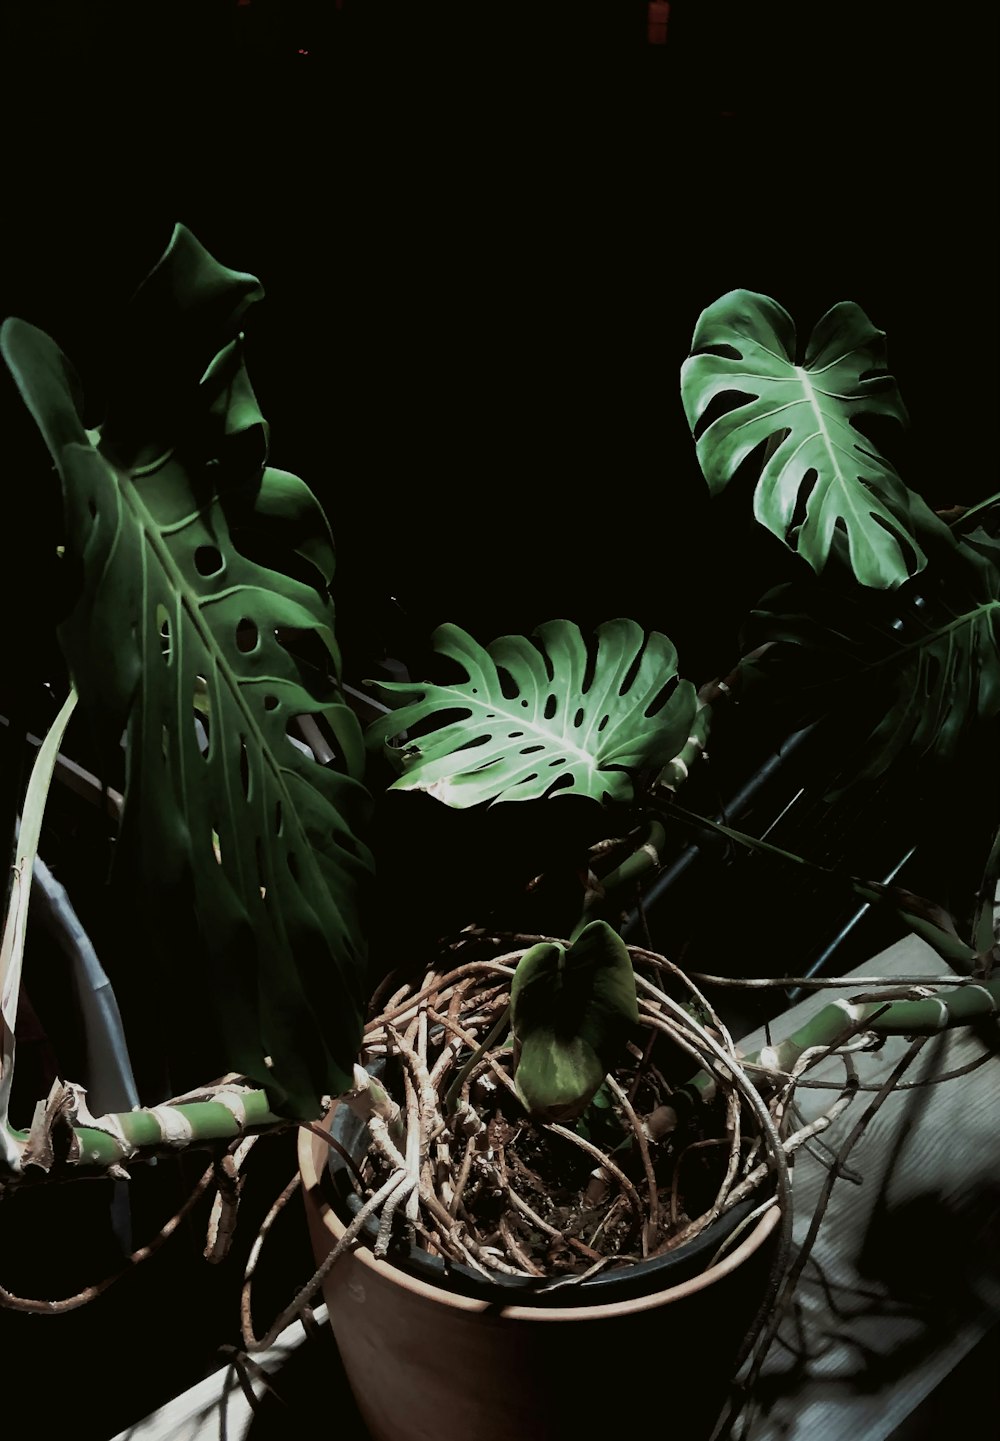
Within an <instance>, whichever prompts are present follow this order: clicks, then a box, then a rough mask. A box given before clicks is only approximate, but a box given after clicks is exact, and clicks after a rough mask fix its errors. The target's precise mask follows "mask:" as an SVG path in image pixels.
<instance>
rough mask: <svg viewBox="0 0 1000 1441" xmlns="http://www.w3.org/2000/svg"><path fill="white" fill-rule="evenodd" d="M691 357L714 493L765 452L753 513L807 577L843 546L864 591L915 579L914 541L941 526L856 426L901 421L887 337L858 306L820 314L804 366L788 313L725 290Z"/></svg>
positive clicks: (701, 455)
mask: <svg viewBox="0 0 1000 1441" xmlns="http://www.w3.org/2000/svg"><path fill="white" fill-rule="evenodd" d="M691 350H692V354H691V356H690V357H689V359H688V360H686V361H685V363H684V365H683V367H682V369H681V393H682V396H683V400H684V410H685V414H686V415H687V419H688V423H689V425H690V426H691V430H692V433H693V434H695V435H696V436H697V452H698V460H699V462H700V464H701V468H702V471H703V472H704V475H705V478H706V480H707V481H708V484H709V487H710V488H711V490H712V492H713V494H714V493H717V492H719V491H721V490H723V489H724V488H725V487H726V486H727V485H728V484H729V483H730V482H731V481H732V479H733V477H734V475H735V474H736V472H737V470H738V469H739V467H740V465H741V463H742V462H743V461H744V460H745V459H746V458H747V456H749V455H750V453H751V452H752V451H754V450H756V449H757V447H758V446H763V447H765V451H764V453H765V459H764V462H763V466H762V469H761V471H760V475H759V478H758V479H757V482H756V488H755V491H754V514H755V516H756V518H757V520H758V521H760V522H761V523H762V524H763V525H765V526H766V527H767V528H768V530H770V531H772V532H773V533H774V534H775V535H776V536H777V537H778V538H779V540H781V541H783V542H784V543H785V544H786V545H788V546H789V547H790V548H791V549H793V550H795V551H797V552H798V554H799V555H801V556H802V557H803V559H804V560H806V561H808V562H809V564H810V565H811V566H812V568H813V570H815V571H817V572H819V571H821V570H822V569H823V567H824V566H825V565H826V563H827V560H828V559H829V557H830V554H831V551H833V550H834V549H835V547H836V546H837V542H838V537H841V536H842V537H843V538H844V539H845V540H846V546H847V551H848V558H849V563H850V567H851V569H852V571H853V573H854V576H855V578H856V579H857V580H858V581H860V583H861V584H862V585H866V586H872V587H876V588H878V589H891V588H892V587H894V586H898V585H901V584H902V583H903V582H904V581H906V580H907V579H908V577H909V576H910V575H912V574H915V573H917V572H918V571H920V570H921V569H922V568H923V566H924V565H925V563H926V556H925V554H924V552H923V550H922V548H921V545H920V541H919V534H920V532H921V531H922V530H923V529H926V528H928V527H931V528H933V529H935V530H936V531H938V530H940V529H941V527H940V526H937V525H936V522H935V520H934V517H933V515H932V514H931V512H930V511H929V510H928V509H927V507H926V506H924V505H923V503H922V502H921V501H920V500H919V499H918V498H917V497H915V496H913V495H912V494H911V493H910V492H909V491H908V490H907V489H906V487H905V486H904V485H903V482H902V481H901V480H900V478H899V476H898V474H897V473H896V471H895V470H894V469H893V467H892V465H891V464H890V463H889V462H888V461H887V460H886V459H885V458H884V457H883V456H881V455H879V454H877V452H876V451H875V449H874V448H873V446H872V444H871V442H870V441H868V440H867V439H866V438H865V436H864V435H863V434H862V433H861V431H860V430H858V429H857V428H856V425H855V422H856V421H857V420H858V418H859V417H861V416H864V415H877V416H883V417H885V416H888V417H891V418H893V419H895V420H897V421H900V422H903V421H905V418H906V412H905V410H904V408H903V404H902V401H901V400H900V398H899V394H898V391H897V388H896V382H895V380H894V379H893V378H892V376H891V375H889V374H888V373H887V372H886V368H885V367H886V352H885V335H884V333H883V332H882V331H880V330H876V329H875V327H874V326H873V325H872V323H871V321H870V320H869V319H868V317H867V316H866V315H865V313H864V311H863V310H861V309H860V307H859V306H857V305H854V304H852V303H848V302H843V303H841V304H839V305H835V306H834V307H833V308H832V309H831V310H829V311H827V313H826V314H825V315H824V316H823V318H822V319H821V320H820V321H819V323H818V324H817V326H816V328H815V330H814V331H813V333H812V335H811V337H810V339H809V343H808V345H807V346H806V351H805V357H804V359H803V360H802V361H801V363H800V362H799V361H798V359H797V356H796V336H795V327H794V325H793V323H792V319H791V317H790V316H789V314H788V312H787V311H786V310H784V309H783V308H782V307H781V306H780V305H778V304H776V302H775V301H773V300H771V299H769V298H768V297H767V296H766V295H757V294H754V293H753V292H752V291H747V290H733V291H730V292H729V294H727V295H724V296H722V298H721V299H720V300H717V301H716V302H715V304H714V305H710V306H709V307H708V309H707V310H705V311H704V312H703V313H702V315H701V317H700V319H699V320H698V324H697V326H696V328H695V332H694V338H693V340H692V344H691Z"/></svg>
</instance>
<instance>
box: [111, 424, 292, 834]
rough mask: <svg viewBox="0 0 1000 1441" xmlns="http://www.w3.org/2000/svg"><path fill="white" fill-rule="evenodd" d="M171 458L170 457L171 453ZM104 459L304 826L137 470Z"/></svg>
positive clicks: (289, 808) (289, 803) (284, 794)
mask: <svg viewBox="0 0 1000 1441" xmlns="http://www.w3.org/2000/svg"><path fill="white" fill-rule="evenodd" d="M98 454H100V452H98ZM167 458H169V455H168V457H167ZM101 460H102V461H103V462H104V464H105V465H107V466H108V467H109V469H110V470H111V473H112V475H113V477H114V480H115V484H116V486H117V488H118V493H119V495H120V496H121V497H122V499H123V501H124V503H125V504H126V505H127V506H128V507H129V508H130V510H131V511H132V513H133V516H134V518H135V520H136V523H137V524H138V525H139V527H140V529H141V532H142V534H143V536H144V537H145V538H146V541H147V543H148V545H149V548H150V550H151V551H152V552H153V554H154V555H155V556H156V559H157V561H158V562H159V564H160V566H161V568H162V569H163V571H164V572H165V573H166V575H167V577H168V579H169V580H170V581H171V582H172V583H173V590H174V594H175V595H177V596H178V597H179V599H180V602H181V605H182V607H183V608H184V611H185V614H186V616H187V618H188V620H189V621H190V623H191V625H192V626H193V627H194V629H195V630H196V631H197V633H198V635H199V637H200V639H201V641H202V644H203V645H204V646H205V647H206V649H207V650H208V651H209V652H210V653H211V654H212V656H213V658H214V660H215V664H216V666H217V668H218V670H219V671H221V674H222V677H223V679H224V680H225V682H226V684H227V686H228V689H229V691H230V694H231V697H232V699H234V700H235V702H236V705H237V708H238V709H239V711H240V713H241V715H242V717H243V720H244V722H245V724H246V725H247V727H248V732H252V734H253V737H254V740H255V742H256V746H257V750H258V751H259V753H260V754H261V755H262V756H263V758H264V762H265V765H266V766H267V767H268V769H269V771H270V772H271V775H272V779H273V780H274V782H275V783H276V784H277V785H278V786H279V788H280V791H281V798H282V801H283V802H284V803H286V805H287V813H288V814H289V815H292V816H294V818H295V824H296V825H299V826H300V827H301V823H300V821H299V818H298V811H297V809H296V807H295V806H294V804H293V803H292V797H291V793H290V791H289V790H288V787H287V785H286V784H285V780H284V771H283V768H282V767H281V766H280V765H279V764H278V761H277V758H276V757H275V755H274V753H273V750H272V748H271V746H270V744H269V743H268V742H267V741H266V739H265V737H264V733H263V731H262V730H261V729H260V726H259V724H258V722H257V717H256V716H255V715H254V713H253V711H252V710H250V708H249V707H248V705H247V703H246V701H245V700H244V697H243V694H242V689H241V686H240V684H239V680H238V678H237V677H236V675H235V673H234V672H233V669H232V667H231V666H230V664H229V661H228V660H227V659H226V656H225V654H224V653H223V651H222V648H221V646H220V645H219V643H218V641H217V640H216V638H215V635H214V633H213V631H212V630H211V628H210V627H208V626H207V625H206V624H205V622H204V621H203V619H202V615H201V608H200V606H199V604H198V597H197V596H196V595H195V594H194V592H193V591H192V589H191V586H190V584H189V582H188V580H187V578H186V576H185V575H184V574H183V573H182V571H181V570H180V567H179V566H178V565H177V563H176V561H175V560H174V558H173V556H172V555H171V553H170V550H169V548H168V547H167V545H166V543H165V542H164V540H163V538H162V535H161V530H160V526H159V525H158V523H157V521H156V519H155V517H154V516H153V514H152V512H151V511H150V509H149V507H148V506H147V505H146V504H145V502H144V501H143V499H142V497H141V495H140V493H139V489H138V487H137V486H136V485H135V484H134V476H133V472H131V471H126V470H121V469H119V467H118V466H116V465H114V464H113V462H111V461H110V460H109V459H108V458H107V456H104V455H102V456H101ZM202 513H203V512H202V511H201V510H199V511H198V512H197V514H198V515H200V514H202ZM145 564H146V563H145V560H144V561H143V570H144V571H145ZM223 769H224V771H225V770H226V768H225V767H224V768H223ZM226 788H227V794H228V792H229V785H228V778H227V780H226ZM231 800H232V797H231V796H230V801H231ZM231 809H232V807H231ZM307 849H308V848H307ZM237 855H238V851H237ZM310 858H311V853H310Z"/></svg>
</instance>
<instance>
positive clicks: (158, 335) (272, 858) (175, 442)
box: [2, 226, 371, 1117]
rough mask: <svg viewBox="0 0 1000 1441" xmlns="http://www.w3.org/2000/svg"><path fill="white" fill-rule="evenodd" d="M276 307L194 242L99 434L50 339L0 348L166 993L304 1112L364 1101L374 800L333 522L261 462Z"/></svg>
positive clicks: (156, 281) (140, 310)
mask: <svg viewBox="0 0 1000 1441" xmlns="http://www.w3.org/2000/svg"><path fill="white" fill-rule="evenodd" d="M261 293H262V292H261V289H260V286H259V284H258V283H257V281H256V280H254V279H253V277H252V276H247V275H240V274H237V273H235V272H233V271H229V270H226V269H224V268H223V267H221V266H220V265H218V264H217V263H216V262H215V261H214V260H213V259H212V258H211V257H210V256H209V255H208V254H207V252H206V251H204V250H203V249H202V247H201V246H200V245H199V244H198V242H197V241H196V240H194V238H193V237H192V236H191V235H190V234H189V233H188V232H187V231H186V230H185V229H184V228H183V227H182V226H178V227H177V228H176V230H175V231H174V235H173V238H172V240H171V243H170V246H169V248H168V249H167V251H166V253H165V255H164V256H163V258H162V259H161V261H160V262H159V264H158V265H157V267H156V269H155V270H154V271H153V272H152V274H151V275H150V276H149V278H148V279H147V281H146V282H145V283H144V285H143V286H142V287H141V288H140V290H139V292H138V293H137V295H136V297H135V300H134V302H133V307H132V318H131V328H130V331H129V334H128V336H127V342H126V354H125V363H124V364H123V366H122V373H121V376H120V377H119V381H120V384H119V387H118V390H117V392H116V393H113V394H112V398H111V402H110V406H109V410H108V415H107V419H106V422H105V424H104V426H103V427H102V428H101V429H100V430H99V431H94V432H87V431H85V430H84V427H83V423H82V420H81V406H80V401H79V386H78V384H77V382H76V379H75V376H74V374H73V371H72V368H71V366H70V365H69V362H68V361H67V360H66V359H65V357H64V356H63V355H62V354H61V353H60V352H59V350H58V348H57V347H56V345H55V344H54V342H53V341H52V340H50V339H49V337H48V336H46V335H44V334H43V333H42V332H40V331H38V330H36V329H35V328H34V327H33V326H31V325H27V324H25V323H24V322H22V321H19V320H11V321H8V322H7V323H6V325H5V326H4V328H3V332H2V346H3V354H4V357H5V359H6V361H7V363H8V365H9V367H10V369H11V371H12V373H13V375H14V379H15V381H16V382H17V385H18V387H19V389H20V391H21V394H22V396H23V397H24V400H25V402H26V403H27V405H28V407H29V409H30V410H31V413H32V414H33V416H34V417H35V419H36V421H37V423H38V425H39V427H40V429H41V431H42V434H43V436H44V438H45V440H46V442H47V443H48V446H49V449H50V451H51V453H52V456H53V459H54V460H55V462H56V465H57V467H58V469H59V473H60V476H61V479H62V484H63V494H64V503H65V517H66V552H67V555H66V563H67V564H68V565H69V566H71V567H73V569H74V572H75V573H76V575H77V577H78V581H79V593H78V596H77V599H76V603H75V605H74V608H73V610H72V612H71V614H70V615H69V616H68V617H67V618H66V621H65V623H64V624H63V626H62V628H61V637H60V638H61V642H62V645H63V649H64V652H65V654H66V658H67V661H68V664H69V667H70V671H71V674H72V677H73V680H74V683H75V685H76V687H77V689H78V691H79V695H80V700H81V704H82V707H83V709H84V710H85V711H86V713H87V714H88V717H89V719H90V721H91V724H92V726H93V729H94V733H95V736H96V738H97V740H98V742H99V744H100V746H101V748H102V751H103V754H104V756H105V758H106V761H107V764H108V766H109V767H110V765H111V764H113V757H114V755H115V752H116V751H117V748H118V744H119V740H120V737H121V735H122V732H123V730H124V731H126V732H127V752H126V754H127V770H126V784H125V806H124V812H123V821H122V828H121V833H120V836H119V838H118V843H117V848H116V855H117V864H118V866H119V868H121V869H122V870H124V872H125V874H126V876H127V879H128V883H129V884H130V885H132V886H135V887H136V888H139V893H140V894H141V895H142V897H143V906H144V909H145V913H146V915H147V916H148V917H149V921H150V930H151V935H155V933H156V932H157V931H159V930H162V931H163V932H164V934H165V936H166V937H168V938H169V939H170V940H172V941H173V942H174V944H175V946H176V945H177V939H178V937H183V938H184V942H183V948H180V947H179V946H178V947H177V948H176V949H174V950H173V952H172V953H171V957H170V959H171V963H172V971H171V973H170V974H169V975H168V976H167V978H166V979H165V981H164V983H163V986H162V988H161V991H160V994H162V995H164V996H166V997H168V998H169V999H168V1002H167V1003H168V1004H169V1005H170V1006H171V1007H172V1008H174V1009H175V1010H176V1013H177V1015H178V1017H179V1018H180V1022H179V1024H178V1026H177V1027H176V1028H175V1029H176V1031H177V1037H176V1039H177V1044H178V1047H179V1049H180V1051H181V1053H183V1046H184V1039H185V1029H186V1026H185V1023H184V1020H183V1018H184V1016H185V1012H187V1011H192V1012H194V1011H200V1010H201V1009H203V1007H204V1003H205V1001H206V1000H211V1001H213V1002H214V1003H215V1014H216V1018H217V1025H218V1027H219V1028H220V1030H221V1037H222V1049H221V1050H220V1052H219V1056H218V1067H219V1071H220V1072H221V1071H222V1070H225V1069H237V1070H240V1071H242V1072H244V1073H245V1074H246V1075H247V1076H249V1077H251V1078H253V1079H255V1080H257V1081H258V1082H260V1083H262V1084H265V1085H266V1086H267V1087H268V1091H269V1094H270V1095H271V1097H272V1098H273V1101H274V1104H275V1105H277V1106H279V1107H280V1108H282V1109H283V1110H285V1111H287V1112H288V1113H290V1114H294V1115H297V1116H302V1117H312V1116H315V1115H316V1114H317V1113H318V1110H319V1104H320V1097H321V1096H322V1095H324V1094H325V1093H327V1092H331V1091H332V1092H336V1091H339V1090H342V1089H343V1088H344V1087H345V1086H346V1085H348V1084H349V1082H350V1072H351V1065H352V1063H353V1060H354V1056H355V1053H356V1050H357V1046H358V1042H359V1039H360V1034H361V1003H362V994H361V982H362V973H363V964H364V949H365V947H364V933H363V928H362V920H361V902H362V896H363V892H364V889H365V886H366V882H367V879H368V876H369V873H370V869H371V865H370V858H369V856H368V853H367V851H366V849H365V847H364V845H363V844H362V843H361V841H360V840H359V839H358V837H359V835H360V833H361V830H362V827H363V823H364V818H365V813H366V805H367V797H366V792H365V791H364V788H363V786H362V784H361V782H360V778H359V777H360V774H361V769H362V765H363V758H364V750H363V744H362V741H361V736H360V732H359V729H358V726H357V723H356V721H355V718H354V716H353V713H352V712H351V711H350V710H349V709H348V708H347V707H346V705H344V704H343V702H342V700H341V697H340V692H339V689H338V684H337V680H336V675H337V669H338V655H337V649H336V645H335V641H334V635H333V608H332V605H331V603H330V600H329V594H328V586H329V582H330V579H331V576H332V572H333V551H332V545H331V541H330V535H329V530H328V527H327V523H326V520H325V518H324V516H323V513H322V511H321V509H320V507H319V505H318V503H317V501H316V500H315V498H314V497H313V495H312V494H311V493H310V491H309V490H308V489H307V487H306V486H305V485H304V484H303V483H302V481H300V480H298V479H297V478H296V477H294V476H291V475H287V474H285V473H284V472H282V471H279V470H274V469H271V468H269V467H267V466H266V463H265V462H266V447H267V435H266V427H265V424H264V421H263V419H262V417H261V415H260V412H259V410H258V408H257V404H256V401H255V398H254V395H253V391H252V389H251V387H250V384H249V381H248V379H247V375H246V371H245V369H244V365H243V358H242V344H241V341H242V337H237V336H235V335H234V332H235V331H236V328H237V325H238V322H239V320H240V319H241V318H242V315H243V314H244V312H245V311H246V309H247V307H248V306H249V305H251V304H252V303H253V302H254V301H256V300H257V299H258V298H259V297H260V295H261ZM289 572H294V575H293V574H292V573H289ZM302 575H304V576H305V578H304V579H302V578H299V577H300V576H302ZM301 716H311V717H314V718H315V719H316V721H317V723H318V722H319V721H320V720H321V721H322V722H323V723H324V725H325V726H326V728H327V730H326V735H327V739H328V741H329V742H330V749H331V751H332V752H333V759H332V760H331V762H330V763H329V764H325V765H321V764H319V763H317V761H316V760H315V759H314V758H313V756H312V755H311V754H303V751H302V750H301V749H299V748H298V747H297V746H296V745H295V744H294V743H293V740H292V736H293V734H294V729H295V724H296V718H297V717H301ZM192 1023H193V1017H192ZM265 1058H267V1059H266V1060H265Z"/></svg>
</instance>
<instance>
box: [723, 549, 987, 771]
mask: <svg viewBox="0 0 1000 1441" xmlns="http://www.w3.org/2000/svg"><path fill="white" fill-rule="evenodd" d="M937 559H938V564H937V565H935V567H934V569H933V571H931V570H928V571H927V572H926V573H925V574H924V575H922V576H921V577H920V580H919V582H915V583H914V584H912V585H911V586H909V587H907V588H906V589H905V590H903V591H900V592H898V593H896V594H895V595H894V596H892V597H889V596H885V597H879V598H877V603H873V602H875V600H876V598H874V597H871V596H867V595H865V594H864V593H862V594H858V593H856V592H854V593H852V592H850V591H847V590H844V589H842V588H830V587H824V586H822V585H818V584H812V585H810V584H803V585H795V584H793V585H787V586H781V587H779V588H778V589H777V590H775V591H772V592H771V593H770V594H768V595H767V596H765V597H764V599H763V600H762V601H761V602H760V605H759V607H758V609H757V610H756V611H755V612H754V614H753V617H752V624H751V627H750V629H749V631H748V641H749V642H750V643H751V644H754V645H757V644H760V643H762V642H766V641H771V642H779V643H781V644H780V646H779V647H776V648H775V650H774V651H772V652H769V653H768V654H767V655H765V656H764V657H762V658H761V659H760V660H759V661H758V662H757V663H756V667H755V669H756V671H757V672H758V676H759V677H760V678H763V679H764V680H766V681H767V682H768V683H769V684H773V685H774V688H775V690H776V691H780V690H781V689H782V688H784V689H786V690H787V689H789V688H790V689H791V692H792V695H793V697H794V699H795V700H796V702H797V704H798V706H799V708H800V709H806V708H807V707H808V706H809V703H810V701H811V703H812V708H813V710H814V711H815V712H817V713H818V712H819V711H820V710H821V709H828V708H830V707H831V706H832V705H834V704H836V703H843V702H845V701H846V702H848V703H852V704H854V705H856V706H859V707H860V706H865V707H870V708H873V709H874V711H875V713H876V719H875V721H874V724H873V728H872V730H871V731H870V733H869V735H868V737H867V740H866V743H865V746H864V751H863V754H862V756H861V758H860V760H858V761H857V762H856V763H855V765H854V767H853V769H852V773H851V777H850V782H851V784H855V783H858V782H861V781H864V780H868V779H873V778H876V777H878V776H880V775H881V774H883V772H884V771H885V769H886V768H887V767H888V766H889V765H891V764H892V763H893V762H894V761H895V760H897V759H899V758H901V757H903V756H906V757H908V758H909V761H910V762H911V763H912V762H925V763H934V764H943V763H947V762H949V761H952V760H955V759H956V758H957V757H958V755H959V753H960V748H961V745H962V742H963V740H964V739H966V738H967V737H968V736H969V735H970V734H971V733H972V731H973V729H974V728H975V727H977V726H980V725H982V724H983V723H985V722H987V721H991V720H993V719H995V717H996V716H997V714H998V713H1000V543H998V542H997V541H996V540H993V539H992V538H991V537H989V536H988V535H987V534H986V532H985V531H982V530H979V531H976V532H975V533H974V534H973V535H971V536H968V537H966V538H965V539H963V540H961V541H960V542H959V543H958V545H957V547H956V548H955V550H954V552H946V553H944V554H943V555H941V556H939V557H938V558H937ZM787 646H794V647H796V651H795V652H791V653H789V652H788V651H787V649H786V647H787ZM866 713H867V712H866Z"/></svg>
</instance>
